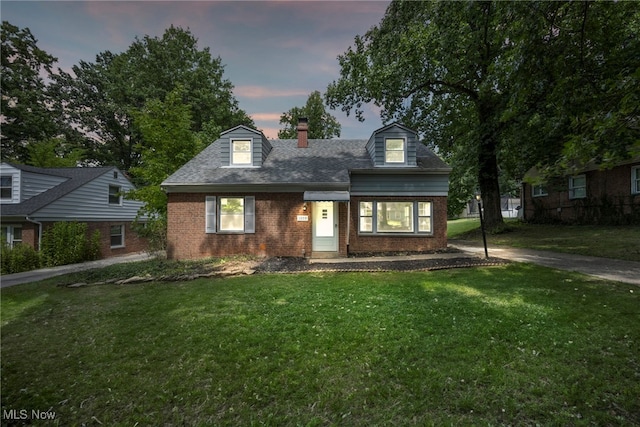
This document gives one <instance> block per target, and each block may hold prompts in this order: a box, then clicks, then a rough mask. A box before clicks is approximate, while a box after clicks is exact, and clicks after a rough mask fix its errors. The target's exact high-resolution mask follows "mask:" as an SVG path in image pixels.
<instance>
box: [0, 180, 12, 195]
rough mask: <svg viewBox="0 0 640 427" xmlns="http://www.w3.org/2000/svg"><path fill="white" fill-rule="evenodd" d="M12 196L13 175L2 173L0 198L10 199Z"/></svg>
mask: <svg viewBox="0 0 640 427" xmlns="http://www.w3.org/2000/svg"><path fill="white" fill-rule="evenodd" d="M12 196H13V177H11V176H8V175H3V176H1V177H0V199H7V200H11V198H12Z"/></svg>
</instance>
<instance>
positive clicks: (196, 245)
mask: <svg viewBox="0 0 640 427" xmlns="http://www.w3.org/2000/svg"><path fill="white" fill-rule="evenodd" d="M207 195H214V194H200V193H170V194H169V204H168V218H167V256H168V257H169V258H172V259H196V258H205V257H212V256H225V255H244V254H253V255H261V256H309V255H310V254H311V203H308V204H307V211H304V210H303V206H304V201H303V197H302V193H255V194H254V193H251V194H241V193H233V194H215V196H218V197H220V196H225V195H228V196H245V195H251V196H255V201H256V205H255V215H256V216H255V220H256V227H255V230H256V232H255V233H253V234H232V233H229V234H224V233H211V234H207V233H205V198H206V196H207ZM298 215H308V216H309V221H301V222H298V221H297V216H298Z"/></svg>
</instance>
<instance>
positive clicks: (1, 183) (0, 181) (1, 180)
mask: <svg viewBox="0 0 640 427" xmlns="http://www.w3.org/2000/svg"><path fill="white" fill-rule="evenodd" d="M12 181H13V179H12V177H10V176H2V177H0V187H11V183H12Z"/></svg>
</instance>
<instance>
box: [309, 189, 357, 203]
mask: <svg viewBox="0 0 640 427" xmlns="http://www.w3.org/2000/svg"><path fill="white" fill-rule="evenodd" d="M303 199H304V201H305V202H348V201H349V200H350V195H349V192H348V191H305V192H304V196H303Z"/></svg>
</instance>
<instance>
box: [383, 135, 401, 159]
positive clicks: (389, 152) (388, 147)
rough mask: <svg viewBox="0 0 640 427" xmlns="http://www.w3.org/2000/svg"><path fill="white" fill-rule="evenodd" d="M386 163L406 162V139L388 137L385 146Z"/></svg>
mask: <svg viewBox="0 0 640 427" xmlns="http://www.w3.org/2000/svg"><path fill="white" fill-rule="evenodd" d="M384 161H385V162H386V163H404V139H386V140H385V147H384Z"/></svg>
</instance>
